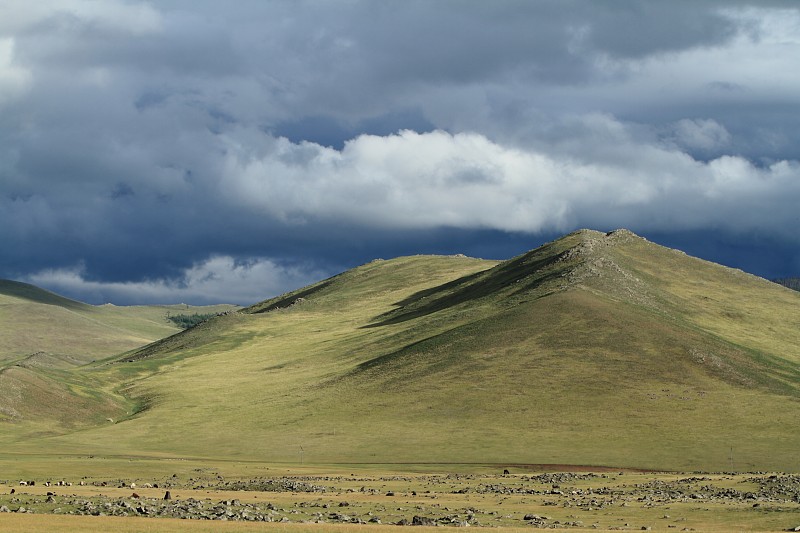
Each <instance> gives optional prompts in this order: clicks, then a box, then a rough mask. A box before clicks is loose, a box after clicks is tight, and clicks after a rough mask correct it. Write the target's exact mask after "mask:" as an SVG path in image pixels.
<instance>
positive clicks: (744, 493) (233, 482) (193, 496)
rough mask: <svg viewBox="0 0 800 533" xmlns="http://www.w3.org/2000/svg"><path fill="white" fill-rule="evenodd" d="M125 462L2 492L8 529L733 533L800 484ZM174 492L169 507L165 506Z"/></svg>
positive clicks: (772, 514)
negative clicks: (132, 474) (135, 465)
mask: <svg viewBox="0 0 800 533" xmlns="http://www.w3.org/2000/svg"><path fill="white" fill-rule="evenodd" d="M116 461H117V460H99V462H104V463H107V464H105V465H103V466H102V467H100V469H106V471H105V472H104V474H105V477H104V476H103V475H102V474H101V475H99V476H83V477H81V478H80V479H81V482H82V483H83V485H78V484H77V483H75V484H73V485H72V486H42V485H41V483H40V484H37V485H36V486H25V487H22V486H17V485H16V484H15V487H16V491H15V494H10V489H11V488H12V487H11V486H10V485H9V484H6V483H3V482H0V530H3V531H21V530H25V531H52V530H54V529H66V530H80V531H108V530H111V529H113V530H115V531H211V530H215V531H216V530H220V531H255V530H260V531H298V532H300V531H320V530H321V531H326V530H327V531H353V530H355V529H352V528H354V527H355V528H357V529H358V530H359V531H371V530H373V528H374V527H381V528H383V529H381V531H386V530H392V529H396V528H394V527H393V525H397V524H404V525H422V526H423V527H422V528H417V527H415V528H414V530H415V531H419V530H424V526H425V525H428V526H436V525H438V526H447V525H449V526H467V525H470V526H489V527H499V528H501V531H509V532H511V531H519V530H521V529H522V528H526V529H531V528H568V529H592V530H601V531H616V530H644V529H647V530H652V531H673V530H682V531H725V532H730V531H785V530H789V529H793V528H794V527H796V526H797V525H798V523H800V502H798V500H797V497H798V494H800V478H798V476H791V475H769V474H731V473H728V474H702V475H692V474H682V473H644V472H631V471H619V470H610V469H605V470H603V469H600V470H599V471H584V472H538V471H533V470H526V469H520V468H516V469H515V468H514V467H512V469H513V470H514V473H512V474H510V475H501V474H497V473H489V472H487V469H486V468H485V467H484V468H481V467H475V466H472V467H470V466H467V465H453V468H454V470H458V471H459V473H453V472H451V473H444V472H442V471H437V470H435V469H431V467H430V466H428V467H427V471H425V470H426V468H421V467H416V466H413V465H409V466H408V467H406V469H405V471H404V472H397V471H392V470H390V469H387V468H386V467H380V466H376V465H350V467H349V468H348V469H344V468H343V467H342V466H339V467H326V466H313V467H312V466H307V465H306V466H298V465H291V466H290V465H275V464H272V465H269V466H267V465H263V464H255V463H232V462H229V463H217V464H214V463H208V462H204V463H194V464H192V463H191V462H187V463H183V464H181V463H173V464H172V465H171V466H175V468H174V469H169V468H167V469H166V470H165V469H164V466H165V465H164V464H163V462H162V463H160V464H159V466H160V467H161V468H160V471H157V470H158V469H153V466H154V465H155V464H156V462H155V461H152V460H139V461H141V462H142V463H143V464H142V465H141V466H142V470H141V471H140V472H139V473H138V475H137V477H136V478H127V479H121V478H119V477H116V476H115V475H114V474H116V473H117V472H119V470H117V468H118V467H117V465H115V464H114V463H115V462H116ZM198 464H199V465H200V466H199V467H198ZM96 466H99V465H96ZM120 466H121V465H120ZM127 468H128V469H129V468H130V466H129V465H128V466H127ZM112 472H113V473H112ZM165 472H166V473H165ZM170 472H172V473H170ZM98 473H99V471H98ZM40 479H41V478H40ZM66 479H72V478H69V477H67V478H66ZM76 481H77V480H76ZM132 483H133V484H135V487H132V486H131V484H132ZM167 490H168V491H169V492H170V494H171V496H172V497H171V499H170V500H164V499H163V495H164V493H165V491H167ZM134 493H135V494H134ZM3 509H7V511H3ZM179 517H182V518H179ZM137 520H138V521H137ZM356 524H358V525H357V526H356ZM379 524H381V525H380V526H378V525H379ZM216 528H219V529H216Z"/></svg>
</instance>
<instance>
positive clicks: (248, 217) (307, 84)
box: [0, 0, 800, 305]
mask: <svg viewBox="0 0 800 533" xmlns="http://www.w3.org/2000/svg"><path fill="white" fill-rule="evenodd" d="M799 126H800V3H798V2H794V1H769V0H766V1H765V0H758V1H755V0H754V1H735V0H725V1H714V0H706V1H703V2H696V1H693V0H676V1H670V2H663V1H656V0H652V1H647V0H636V1H632V0H591V1H589V0H581V1H577V0H497V1H494V0H493V1H491V2H488V1H484V0H365V1H360V0H335V1H322V0H318V1H303V0H285V1H278V0H276V1H271V0H237V1H236V2H227V1H225V2H224V1H222V0H158V1H155V0H154V1H151V2H140V1H136V0H128V1H124V0H37V1H36V2H29V1H26V0H0V247H1V249H2V252H0V278H7V279H15V280H20V281H26V282H29V283H34V284H36V285H39V286H41V287H45V288H48V289H50V290H53V291H55V292H58V293H60V294H64V295H66V296H69V297H72V298H76V299H79V300H81V301H85V302H89V303H95V304H100V303H106V302H111V303H114V304H118V305H123V304H155V303H178V302H185V303H192V304H205V303H217V302H230V303H238V304H249V303H254V302H257V301H260V300H263V299H266V298H268V297H271V296H274V295H277V294H281V293H283V292H285V291H288V290H292V289H295V288H298V287H301V286H303V285H306V284H308V283H312V282H315V281H318V280H320V279H324V278H326V277H328V276H331V275H334V274H337V273H339V272H342V271H344V270H346V269H349V268H352V267H354V266H357V265H360V264H363V263H366V262H368V261H370V260H372V259H375V258H384V259H388V258H391V257H396V256H401V255H410V254H417V253H425V254H427V253H436V254H455V253H464V254H467V255H470V256H475V257H484V258H492V259H507V258H510V257H513V256H515V255H518V254H520V253H523V252H525V251H527V250H530V249H533V248H535V247H537V246H539V245H541V244H542V243H544V242H547V241H550V240H553V239H554V238H557V237H559V236H561V235H563V234H566V233H568V232H570V231H573V230H575V229H579V228H592V229H598V230H601V231H610V230H613V229H616V228H627V229H630V230H631V231H634V232H636V233H637V234H639V235H642V236H644V237H646V238H648V239H650V240H652V241H655V242H657V243H659V244H664V245H666V246H670V247H675V248H680V249H682V250H684V251H686V252H687V253H689V254H691V255H695V256H698V257H702V258H704V259H708V260H711V261H715V262H718V263H722V264H724V265H727V266H731V267H735V268H740V269H742V270H745V271H748V272H751V273H754V274H757V275H759V276H764V277H767V278H775V277H785V276H797V275H800V231H798V228H799V227H800V208H798V206H800V127H799Z"/></svg>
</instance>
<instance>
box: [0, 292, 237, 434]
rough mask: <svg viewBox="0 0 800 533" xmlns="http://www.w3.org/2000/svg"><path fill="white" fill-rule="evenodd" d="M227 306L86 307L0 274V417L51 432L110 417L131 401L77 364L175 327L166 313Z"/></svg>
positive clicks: (154, 337)
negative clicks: (107, 388)
mask: <svg viewBox="0 0 800 533" xmlns="http://www.w3.org/2000/svg"><path fill="white" fill-rule="evenodd" d="M231 309H234V307H233V306H229V305H221V306H209V307H187V306H185V305H173V306H130V307H117V306H114V305H103V306H92V305H88V304H85V303H81V302H77V301H75V300H70V299H68V298H64V297H63V296H59V295H57V294H54V293H52V292H49V291H46V290H44V289H41V288H39V287H35V286H33V285H29V284H27V283H21V282H17V281H9V280H0V324H2V328H0V423H2V421H6V422H14V423H16V422H19V421H26V422H27V423H29V424H31V425H32V426H31V427H35V428H38V429H37V431H43V432H45V433H52V432H53V431H54V429H55V428H58V427H62V429H61V430H62V431H63V430H64V429H70V428H74V427H77V426H85V425H87V424H88V425H94V424H96V423H99V422H100V421H105V420H106V419H107V418H109V417H110V416H112V415H113V416H116V415H117V414H118V413H119V412H122V411H123V410H124V409H127V407H128V404H129V403H130V402H128V401H127V400H125V398H124V397H122V396H120V395H117V394H113V393H109V392H106V391H104V390H102V389H101V388H98V386H97V383H96V382H94V381H93V378H92V377H91V376H89V375H87V374H86V373H84V372H83V371H82V370H76V369H79V367H81V366H82V365H85V364H86V363H89V362H91V361H94V360H98V359H103V358H107V357H109V356H113V355H115V354H119V353H120V352H124V351H126V350H131V349H134V348H138V347H141V346H143V345H145V344H148V343H150V342H152V341H154V340H157V339H159V338H162V337H165V336H168V335H172V334H174V333H176V332H178V331H179V328H178V327H177V326H176V325H175V324H174V323H173V322H171V321H169V320H168V319H167V318H168V315H170V314H175V313H178V312H187V310H188V312H194V313H196V312H202V313H206V312H221V311H227V310H231Z"/></svg>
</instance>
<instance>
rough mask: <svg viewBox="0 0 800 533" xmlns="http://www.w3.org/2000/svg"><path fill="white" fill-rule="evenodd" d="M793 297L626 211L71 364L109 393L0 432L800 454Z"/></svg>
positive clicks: (159, 450)
mask: <svg viewBox="0 0 800 533" xmlns="http://www.w3.org/2000/svg"><path fill="white" fill-rule="evenodd" d="M798 311H800V294H797V293H794V292H791V291H786V290H784V289H783V288H781V287H779V286H777V285H775V284H773V283H771V282H769V281H767V280H764V279H761V278H757V277H755V276H752V275H749V274H746V273H744V272H741V271H738V270H734V269H729V268H726V267H722V266H720V265H716V264H713V263H709V262H706V261H702V260H700V259H696V258H693V257H689V256H687V255H686V254H684V253H682V252H679V251H676V250H671V249H668V248H664V247H662V246H659V245H657V244H654V243H652V242H649V241H647V240H645V239H643V238H641V237H638V236H636V235H634V234H632V233H631V232H628V231H625V230H619V231H615V232H611V233H608V234H606V233H601V232H597V231H592V230H581V231H577V232H574V233H571V234H569V235H566V236H564V237H562V238H561V239H558V240H556V241H553V242H551V243H548V244H546V245H544V246H541V247H539V248H537V249H535V250H532V251H530V252H528V253H526V254H523V255H521V256H519V257H516V258H513V259H511V260H508V261H502V262H499V261H487V260H480V259H471V258H466V257H463V256H461V257H459V256H412V257H402V258H397V259H391V260H387V261H374V262H372V263H369V264H366V265H363V266H361V267H358V268H355V269H353V270H350V271H347V272H344V273H342V274H339V275H338V276H334V277H333V278H330V279H328V280H324V281H322V282H320V283H317V284H314V285H311V286H309V287H304V288H301V289H298V290H297V291H293V292H291V293H288V294H285V295H282V296H280V297H277V298H273V299H270V300H266V301H264V302H262V303H259V304H257V305H255V306H252V307H250V308H247V309H245V310H242V311H240V312H236V313H229V314H226V315H224V316H220V317H217V318H213V319H211V320H208V321H206V322H203V323H201V324H199V325H197V326H195V327H193V328H191V329H189V330H186V331H184V332H182V333H179V334H176V335H173V336H170V337H167V338H164V339H162V340H159V341H156V342H155V343H153V344H150V345H148V346H146V347H144V348H141V349H137V350H132V351H130V352H128V353H125V354H123V355H121V356H118V357H112V358H109V359H106V360H103V361H98V362H97V363H95V364H92V365H88V366H85V367H81V368H79V369H70V370H65V371H64V373H63V374H62V375H61V376H60V377H59V379H58V383H68V384H70V383H72V384H71V385H69V387H72V388H71V389H70V390H77V389H78V388H79V387H87V388H85V389H82V390H84V391H85V393H84V394H83V395H82V396H81V397H82V398H88V397H90V396H91V395H92V394H94V395H95V396H94V397H95V398H103V401H104V402H105V403H102V404H100V403H97V404H96V405H94V406H92V405H89V404H88V403H86V404H85V405H84V406H83V407H81V408H80V409H78V408H76V410H75V411H72V412H69V413H58V412H54V411H52V410H50V411H48V410H47V409H46V408H45V407H44V406H43V405H44V404H42V403H37V402H36V401H34V399H33V398H34V395H33V394H32V393H31V394H30V395H29V396H28V397H27V398H28V399H27V400H20V401H19V402H17V404H16V405H17V406H18V407H16V409H17V411H18V412H20V413H22V412H23V411H25V413H24V414H21V415H20V416H18V417H16V418H15V419H14V420H15V424H14V425H13V427H11V426H10V425H9V426H6V428H4V429H9V431H5V432H0V445H2V446H4V447H5V448H6V449H9V450H13V449H18V448H19V447H22V446H29V443H26V444H22V442H23V441H22V439H24V437H25V436H26V435H31V434H33V433H34V432H36V431H41V424H43V423H45V422H47V423H48V424H49V425H48V428H49V431H51V432H52V434H53V436H52V437H49V438H45V439H40V440H39V441H37V442H41V444H37V446H47V447H48V449H49V450H59V449H69V450H71V451H73V452H81V451H84V452H87V453H88V451H89V450H91V451H92V453H105V454H116V455H124V454H137V455H148V454H150V455H154V456H163V455H169V456H174V457H180V456H186V457H216V458H224V459H225V460H231V459H241V460H245V459H247V460H250V459H252V460H262V461H277V462H296V461H297V460H298V453H300V452H299V451H300V450H302V453H303V459H304V461H306V462H311V463H314V462H316V463H325V464H331V463H411V464H419V463H498V464H508V463H516V464H582V465H605V466H628V467H638V468H653V469H670V470H726V469H738V470H794V471H796V470H798V468H800V464H798V460H799V459H798V456H797V453H796V451H797V445H796V441H797V439H796V423H797V420H800V312H798ZM29 370H30V375H27V376H26V379H27V380H28V381H27V382H26V383H31V384H32V383H33V382H34V380H35V378H36V377H37V376H39V375H40V373H38V371H37V370H36V369H29ZM17 371H20V372H21V370H19V369H17ZM53 379H55V377H54V378H53ZM70 380H72V381H70ZM30 386H31V387H33V385H30ZM1 387H2V382H1V381H0V392H1V391H2V388H1ZM24 390H28V389H24ZM31 390H32V389H31ZM81 409H83V411H81ZM0 412H2V411H0ZM81 412H82V413H83V415H81V416H83V419H82V420H86V419H91V420H93V421H94V422H92V424H94V426H95V427H86V425H85V424H84V426H83V427H84V429H83V430H82V431H80V432H76V431H74V430H73V429H72V427H71V424H74V420H75V418H76V417H77V416H79V413H81ZM58 417H60V418H58ZM107 419H112V420H113V423H111V422H108V421H107ZM56 433H57V434H56ZM20 449H21V448H20Z"/></svg>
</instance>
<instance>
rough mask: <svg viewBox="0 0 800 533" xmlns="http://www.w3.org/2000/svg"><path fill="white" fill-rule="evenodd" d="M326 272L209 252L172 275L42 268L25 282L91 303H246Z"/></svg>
mask: <svg viewBox="0 0 800 533" xmlns="http://www.w3.org/2000/svg"><path fill="white" fill-rule="evenodd" d="M324 277H326V274H325V273H323V272H320V271H318V270H316V269H314V268H310V267H303V266H286V265H281V264H279V263H277V262H275V261H272V260H270V259H264V258H259V259H252V260H249V261H236V260H234V259H233V258H232V257H230V256H213V257H210V258H208V259H206V260H205V261H202V262H199V263H196V264H194V265H193V266H192V267H191V268H188V269H186V270H185V271H184V272H183V274H182V275H181V276H178V277H177V278H171V279H163V278H162V279H152V280H145V281H125V282H107V281H92V280H88V279H86V278H85V269H84V268H83V266H81V265H78V266H75V267H72V268H61V269H51V270H43V271H40V272H37V273H35V274H32V275H30V276H28V277H27V278H26V281H27V282H29V283H32V284H34V285H38V286H41V287H46V288H48V289H50V290H52V291H55V292H57V293H60V294H65V295H75V294H80V295H83V297H84V298H86V299H88V300H91V302H90V303H104V302H116V301H124V302H126V303H128V304H154V303H162V304H168V303H181V302H191V303H193V304H216V303H233V304H239V305H248V304H252V303H255V302H258V301H261V300H265V299H267V298H270V297H272V296H275V295H277V294H280V293H282V292H283V291H285V290H287V287H288V288H292V287H302V286H304V285H307V284H310V283H313V282H316V281H319V280H320V279H323V278H324Z"/></svg>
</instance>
